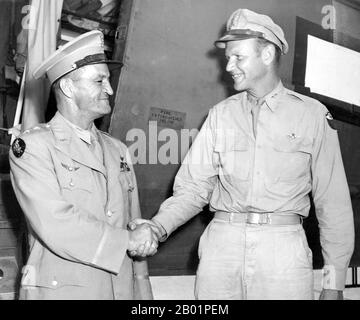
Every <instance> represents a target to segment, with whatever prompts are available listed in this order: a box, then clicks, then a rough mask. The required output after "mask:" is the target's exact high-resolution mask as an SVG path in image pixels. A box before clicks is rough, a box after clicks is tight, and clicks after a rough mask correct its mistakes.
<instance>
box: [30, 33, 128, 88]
mask: <svg viewBox="0 0 360 320" xmlns="http://www.w3.org/2000/svg"><path fill="white" fill-rule="evenodd" d="M97 63H116V64H119V65H122V63H121V62H120V61H116V60H109V59H107V57H106V55H105V51H104V35H103V33H102V32H101V31H98V30H93V31H90V32H86V33H84V34H82V35H80V36H79V37H76V38H75V39H73V40H71V41H69V42H68V43H66V44H65V45H64V46H62V47H60V48H59V49H58V50H56V51H55V52H54V53H53V54H52V55H51V56H50V57H48V58H47V59H46V60H45V61H44V62H43V63H41V65H40V66H38V67H37V68H36V69H35V71H34V73H33V76H34V78H35V79H39V78H41V77H43V76H46V77H47V78H48V79H49V81H50V83H51V84H53V83H54V82H55V81H56V80H58V79H60V78H61V77H62V76H64V75H66V74H68V73H70V72H71V71H74V70H76V69H79V68H81V67H83V66H86V65H89V64H97Z"/></svg>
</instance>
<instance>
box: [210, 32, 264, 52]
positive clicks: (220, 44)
mask: <svg viewBox="0 0 360 320" xmlns="http://www.w3.org/2000/svg"><path fill="white" fill-rule="evenodd" d="M252 38H258V36H256V35H251V34H228V35H226V36H223V37H222V38H220V39H219V40H216V41H215V42H214V45H215V46H216V47H218V48H220V49H224V48H225V44H226V42H229V41H236V40H246V39H252Z"/></svg>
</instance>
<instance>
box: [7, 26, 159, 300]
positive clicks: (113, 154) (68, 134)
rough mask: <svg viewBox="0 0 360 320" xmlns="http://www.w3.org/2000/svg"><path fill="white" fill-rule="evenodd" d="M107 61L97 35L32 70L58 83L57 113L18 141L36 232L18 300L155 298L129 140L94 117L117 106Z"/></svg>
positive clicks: (16, 175)
mask: <svg viewBox="0 0 360 320" xmlns="http://www.w3.org/2000/svg"><path fill="white" fill-rule="evenodd" d="M110 62H114V61H108V60H107V59H106V56H105V54H104V40H103V35H102V33H101V32H100V31H91V32H88V33H86V34H83V35H81V36H80V37H78V38H76V39H74V40H73V41H71V42H69V43H67V44H66V45H64V46H63V47H61V48H60V49H59V50H57V51H56V52H55V53H54V54H53V55H52V56H51V57H49V58H48V59H47V60H46V61H44V62H43V63H42V64H41V65H40V66H39V67H38V68H37V70H35V72H34V76H35V77H36V78H39V77H41V76H43V75H46V76H47V78H48V79H49V81H50V83H51V84H52V86H53V90H54V93H55V96H56V100H57V108H58V112H57V113H56V115H55V116H54V117H53V119H52V120H51V121H50V122H49V123H47V124H42V125H39V126H37V127H34V128H33V129H30V130H27V131H25V132H24V133H23V134H22V135H21V136H20V137H18V138H17V139H16V140H15V141H14V143H13V145H12V152H11V153H10V164H11V180H12V184H13V187H14V190H15V193H16V196H17V199H18V201H19V203H20V205H21V208H22V210H23V212H24V214H25V216H26V220H27V224H28V228H29V232H30V241H29V242H30V256H29V258H28V261H27V264H26V265H25V266H24V268H23V276H22V280H21V292H20V298H21V299H133V298H137V299H151V298H152V292H151V287H150V282H149V278H148V272H147V265H146V262H145V261H142V260H141V259H132V258H130V257H129V256H128V253H127V251H128V250H130V251H131V250H136V251H137V253H138V255H139V256H145V255H150V254H153V253H155V252H156V247H157V239H156V237H155V236H153V234H152V231H151V228H150V227H149V226H148V225H146V227H145V225H143V226H141V228H137V229H135V230H132V231H129V230H127V224H128V222H129V220H130V219H134V218H139V217H140V208H139V200H138V190H137V185H136V179H135V174H134V170H133V167H132V165H131V162H130V158H129V154H128V151H127V148H126V147H125V145H124V144H123V143H122V142H120V141H119V140H117V139H115V138H113V137H111V136H110V135H108V134H107V133H104V132H101V131H99V130H98V129H97V128H96V127H95V125H94V120H95V119H97V118H99V117H101V116H103V115H105V114H107V113H109V112H110V111H111V109H110V105H109V96H110V95H112V94H113V91H112V88H111V86H110V83H109V70H108V66H107V63H110Z"/></svg>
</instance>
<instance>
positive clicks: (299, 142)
mask: <svg viewBox="0 0 360 320" xmlns="http://www.w3.org/2000/svg"><path fill="white" fill-rule="evenodd" d="M274 149H275V150H276V151H280V152H305V153H311V149H312V143H311V139H309V138H295V139H291V138H290V137H288V136H285V137H281V138H277V139H275V141H274Z"/></svg>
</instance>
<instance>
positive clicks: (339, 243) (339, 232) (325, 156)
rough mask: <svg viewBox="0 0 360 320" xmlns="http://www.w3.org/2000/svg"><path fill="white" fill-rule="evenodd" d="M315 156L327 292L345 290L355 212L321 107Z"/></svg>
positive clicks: (336, 144) (314, 175) (327, 118)
mask: <svg viewBox="0 0 360 320" xmlns="http://www.w3.org/2000/svg"><path fill="white" fill-rule="evenodd" d="M320 110H321V111H320V115H319V123H318V126H317V130H316V135H315V141H314V151H313V156H312V179H313V181H312V184H313V185H312V193H313V199H314V204H315V209H316V216H317V219H318V221H319V229H320V242H321V247H322V253H323V257H324V268H323V275H324V276H323V288H324V289H336V290H343V289H344V287H345V281H346V272H347V268H348V266H349V262H350V259H351V256H352V253H353V250H354V237H355V233H354V221H353V211H352V205H351V199H350V193H349V187H348V184H347V180H346V176H345V171H344V166H343V161H342V158H341V152H340V145H339V139H338V135H337V131H336V130H334V129H333V128H332V127H331V126H330V124H329V123H328V121H329V122H331V121H332V120H331V119H332V117H331V115H330V113H328V111H327V109H326V108H325V107H324V106H322V105H321V108H320Z"/></svg>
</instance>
